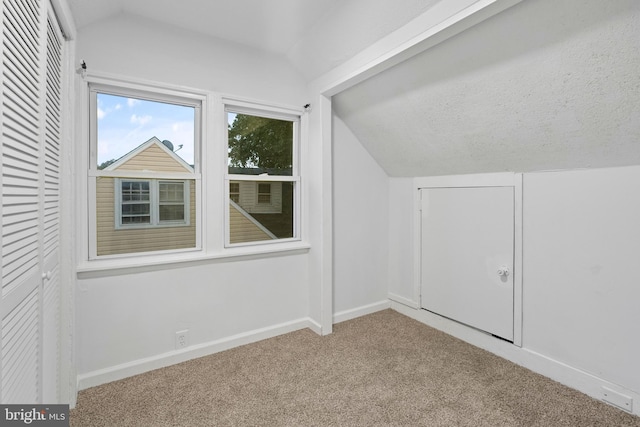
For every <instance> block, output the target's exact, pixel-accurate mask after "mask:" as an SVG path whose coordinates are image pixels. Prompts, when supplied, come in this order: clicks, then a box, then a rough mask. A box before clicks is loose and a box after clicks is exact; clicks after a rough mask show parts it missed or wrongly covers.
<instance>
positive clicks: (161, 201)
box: [158, 181, 188, 224]
mask: <svg viewBox="0 0 640 427" xmlns="http://www.w3.org/2000/svg"><path fill="white" fill-rule="evenodd" d="M187 183H188V182H187V181H183V182H180V181H160V182H159V183H158V193H159V195H158V210H159V212H158V220H159V222H160V223H161V224H162V223H175V222H181V223H184V221H185V218H187V212H188V206H187V204H186V203H185V195H186V194H188V191H185V186H186V185H187Z"/></svg>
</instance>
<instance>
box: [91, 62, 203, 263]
mask: <svg viewBox="0 0 640 427" xmlns="http://www.w3.org/2000/svg"><path fill="white" fill-rule="evenodd" d="M85 81H86V83H87V84H86V86H84V87H83V90H82V96H84V97H85V99H88V101H89V110H88V112H87V120H85V121H84V124H83V126H84V129H85V132H86V135H87V140H88V141H89V147H88V152H87V156H86V157H85V158H86V159H87V162H88V163H87V164H86V167H85V169H84V170H87V178H88V185H87V198H86V203H87V211H86V212H88V227H87V235H85V236H84V237H83V240H84V241H85V242H88V245H86V243H85V244H83V245H81V246H80V247H81V248H82V247H84V248H86V252H84V253H83V254H82V255H81V257H80V259H81V260H84V261H81V262H80V264H81V265H80V266H79V268H80V269H82V265H84V266H85V267H87V266H89V265H91V264H93V265H97V264H103V265H105V266H106V267H105V268H109V266H114V267H117V266H118V265H120V264H121V261H122V260H124V259H132V258H138V257H140V260H145V258H146V257H147V256H148V255H154V256H163V255H167V256H169V257H172V256H173V254H175V255H176V256H183V255H182V254H183V253H185V252H191V253H193V252H201V251H202V250H203V233H204V228H203V222H202V218H203V214H204V206H203V201H202V200H203V197H202V195H203V194H204V184H203V176H202V173H201V170H202V166H201V165H202V159H203V158H204V157H205V153H204V151H205V147H206V144H204V140H205V137H206V120H207V111H208V108H209V107H210V104H211V97H212V94H211V93H209V92H205V91H197V90H191V89H188V88H182V87H176V86H171V85H164V84H160V83H155V82H149V81H142V80H134V79H124V78H121V77H118V76H111V75H106V74H100V73H97V74H96V73H92V74H90V75H87V76H86V77H85ZM96 93H107V94H113V95H120V96H127V97H133V98H141V99H147V100H152V101H157V102H166V103H173V104H178V105H185V106H189V107H193V108H195V110H196V114H195V117H194V120H195V123H194V127H195V129H194V144H195V146H194V172H193V173H190V172H184V173H169V174H167V173H159V172H150V171H135V170H131V171H129V170H127V171H117V170H116V171H107V170H99V169H98V163H97V133H96V131H95V130H96V126H97V114H96V111H97V97H96ZM99 176H102V177H113V178H128V179H132V180H134V179H141V180H154V179H155V180H168V181H173V180H193V181H194V182H195V192H196V200H195V202H194V201H191V200H189V202H190V203H195V208H196V223H195V226H196V241H195V245H194V247H193V248H187V249H171V250H160V251H152V252H131V253H126V254H116V255H98V254H97V223H96V220H97V213H96V177H99ZM185 197H189V198H190V192H189V193H185ZM114 209H116V211H115V212H116V215H114V216H115V219H114V221H115V222H117V221H118V217H119V215H118V212H120V211H119V208H118V207H117V206H114ZM185 218H186V219H187V221H189V225H191V224H190V211H188V212H187V213H186V217H185ZM185 225H186V224H176V223H170V224H169V223H168V224H162V225H157V226H154V227H179V226H185ZM125 228H126V229H133V228H139V227H137V225H131V226H129V225H124V226H121V228H120V229H125ZM85 245H86V246H85ZM98 261H103V262H99V263H98ZM142 262H144V261H142Z"/></svg>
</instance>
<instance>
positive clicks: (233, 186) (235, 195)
mask: <svg viewBox="0 0 640 427" xmlns="http://www.w3.org/2000/svg"><path fill="white" fill-rule="evenodd" d="M229 198H230V199H231V200H232V201H234V202H235V203H240V183H239V182H230V183H229Z"/></svg>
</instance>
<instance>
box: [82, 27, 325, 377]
mask: <svg viewBox="0 0 640 427" xmlns="http://www.w3.org/2000/svg"><path fill="white" fill-rule="evenodd" d="M76 57H77V58H78V60H79V61H81V60H85V61H86V63H87V65H88V68H89V71H90V72H100V73H108V74H115V75H118V76H122V77H129V78H134V79H143V80H150V81H156V82H164V83H168V84H170V85H179V86H187V87H192V88H196V89H204V90H210V91H216V93H223V94H229V95H233V96H239V97H247V98H250V99H255V100H259V101H263V102H265V103H273V104H276V105H292V106H300V107H301V106H302V105H303V104H304V103H306V102H308V99H307V95H306V87H305V85H304V83H303V82H302V79H301V78H300V76H299V75H298V74H297V73H296V72H295V71H294V70H293V69H292V68H291V67H290V66H289V65H288V64H287V63H286V62H285V61H284V60H283V59H281V58H278V57H275V56H269V55H267V54H264V53H261V52H258V51H255V50H252V49H249V48H246V47H243V46H240V45H235V44H230V43H227V42H223V41H220V40H216V39H207V38H205V37H203V36H201V35H195V34H192V33H190V32H187V31H183V30H177V29H174V28H170V27H166V26H159V25H156V24H154V23H153V22H151V21H147V20H143V19H142V18H136V17H131V16H126V15H121V16H117V17H115V18H114V19H110V20H107V21H103V22H100V23H97V24H94V25H91V26H89V27H86V28H82V29H81V30H80V31H79V33H78V39H77V56H76ZM84 103H85V101H84V100H81V99H79V100H78V105H83V104H84ZM84 105H86V104H84ZM209 128H210V129H211V126H210V127H209ZM213 134H214V132H210V134H209V139H208V140H209V141H212V139H211V138H215V136H214V135H213ZM82 143H83V142H82V141H79V142H78V144H82ZM80 164H81V160H80V161H79V165H76V167H77V169H78V170H77V176H79V177H80V176H82V174H83V173H84V172H83V171H82V169H81V168H80ZM307 178H312V177H307ZM221 189H222V180H220V183H218V184H216V186H215V188H211V187H209V188H208V191H209V192H210V194H219V191H222V190H221ZM78 212H79V213H78V215H82V213H81V212H82V211H81V210H79V211H78ZM214 214H215V212H214ZM219 214H220V215H222V212H219ZM212 218H213V219H212ZM207 219H208V220H209V221H215V217H211V216H209V217H208V218H207ZM78 223H80V221H78ZM216 226H217V225H216ZM79 244H86V243H85V242H79ZM311 244H312V247H317V245H314V242H311ZM309 294H310V289H309V254H308V253H306V251H304V250H302V251H297V252H291V253H287V254H280V255H275V256H263V257H258V256H253V257H248V258H240V259H238V258H236V259H234V260H223V259H217V260H209V261H199V262H194V263H186V264H182V265H177V266H176V265H174V266H161V267H159V268H158V269H157V271H154V269H146V270H145V271H138V272H135V273H131V272H129V273H123V272H122V271H121V272H119V273H117V274H109V273H99V274H95V273H81V274H80V276H79V278H78V281H77V284H76V319H75V324H76V337H75V338H76V354H77V371H78V376H79V379H80V388H84V387H88V386H92V385H95V384H99V383H102V382H105V381H110V380H113V379H117V378H121V377H124V376H127V375H131V374H134V373H137V372H142V371H145V370H148V369H152V368H155V367H158V366H162V365H166V364H168V363H173V362H177V361H180V360H186V359H188V358H190V357H195V356H199V355H203V354H206V353H209V352H213V351H217V350H221V349H223V348H226V347H229V346H231V345H238V344H241V343H244V342H248V341H251V340H252V339H259V338H264V337H266V336H269V335H274V334H277V333H282V332H286V331H288V330H293V329H297V328H300V327H306V326H309V323H308V322H309V321H310V319H309V313H310V301H309ZM312 324H313V323H312ZM183 329H188V330H189V347H188V348H187V350H185V351H182V352H177V351H176V350H175V344H174V339H175V332H176V331H179V330H183Z"/></svg>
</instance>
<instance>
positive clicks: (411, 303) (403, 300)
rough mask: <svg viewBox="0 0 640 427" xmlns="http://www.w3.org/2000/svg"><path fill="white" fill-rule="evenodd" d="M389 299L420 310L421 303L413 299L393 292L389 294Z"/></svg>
mask: <svg viewBox="0 0 640 427" xmlns="http://www.w3.org/2000/svg"><path fill="white" fill-rule="evenodd" d="M388 297H389V299H390V300H391V301H395V302H398V303H400V304H403V305H406V306H407V307H411V308H420V303H418V302H417V301H414V300H412V299H409V298H405V297H401V296H400V295H396V294H393V293H391V292H389V295H388Z"/></svg>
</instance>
